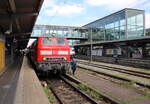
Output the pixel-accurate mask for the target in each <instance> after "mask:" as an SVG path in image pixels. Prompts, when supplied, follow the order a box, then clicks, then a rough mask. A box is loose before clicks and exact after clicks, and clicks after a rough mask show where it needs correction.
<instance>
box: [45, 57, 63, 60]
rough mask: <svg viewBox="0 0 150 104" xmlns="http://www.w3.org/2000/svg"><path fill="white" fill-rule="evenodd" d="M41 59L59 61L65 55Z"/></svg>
mask: <svg viewBox="0 0 150 104" xmlns="http://www.w3.org/2000/svg"><path fill="white" fill-rule="evenodd" d="M43 59H44V60H46V61H59V60H65V57H44V58H43Z"/></svg>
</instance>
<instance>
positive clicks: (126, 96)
mask: <svg viewBox="0 0 150 104" xmlns="http://www.w3.org/2000/svg"><path fill="white" fill-rule="evenodd" d="M75 76H76V77H77V78H78V79H80V80H82V81H84V82H85V83H87V84H88V85H89V86H91V87H92V88H95V89H96V90H97V91H98V92H100V93H103V94H104V95H106V96H108V97H111V98H112V99H114V100H116V101H118V102H119V103H120V104H150V98H149V97H146V96H144V95H142V94H140V93H137V92H135V91H134V90H131V89H127V88H126V87H123V86H121V85H118V84H115V83H113V82H110V81H108V80H105V79H100V78H98V77H96V76H94V75H91V74H87V73H85V72H82V71H79V70H77V72H76V75H75Z"/></svg>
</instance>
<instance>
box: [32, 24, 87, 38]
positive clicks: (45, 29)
mask: <svg viewBox="0 0 150 104" xmlns="http://www.w3.org/2000/svg"><path fill="white" fill-rule="evenodd" d="M51 35H55V36H60V37H64V36H65V37H67V38H87V37H88V32H87V30H86V29H85V28H82V27H71V26H52V25H35V26H34V29H33V32H32V35H31V37H38V36H51Z"/></svg>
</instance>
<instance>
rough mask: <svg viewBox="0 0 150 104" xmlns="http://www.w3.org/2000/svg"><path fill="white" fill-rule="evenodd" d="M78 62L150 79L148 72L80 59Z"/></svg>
mask: <svg viewBox="0 0 150 104" xmlns="http://www.w3.org/2000/svg"><path fill="white" fill-rule="evenodd" d="M79 62H80V63H81V64H85V65H88V66H94V67H98V68H102V69H106V70H111V71H117V72H121V73H126V74H130V75H134V76H138V77H143V78H147V79H150V73H145V72H139V71H133V70H128V69H123V68H115V67H111V66H106V65H99V64H94V63H87V62H81V61H79Z"/></svg>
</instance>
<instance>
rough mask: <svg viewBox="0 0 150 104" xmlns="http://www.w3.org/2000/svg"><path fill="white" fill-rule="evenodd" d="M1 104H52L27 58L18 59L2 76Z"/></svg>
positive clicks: (0, 85) (0, 88)
mask: <svg viewBox="0 0 150 104" xmlns="http://www.w3.org/2000/svg"><path fill="white" fill-rule="evenodd" d="M0 92H1V93H0V104H50V103H49V101H48V98H47V96H46V94H45V93H44V91H43V89H42V86H41V84H40V82H39V80H38V78H37V76H36V74H35V72H34V70H33V69H32V67H31V66H30V63H29V62H28V59H27V57H24V58H16V59H15V62H14V64H12V65H11V66H9V67H8V68H7V70H6V71H5V73H3V75H1V76H0Z"/></svg>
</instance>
